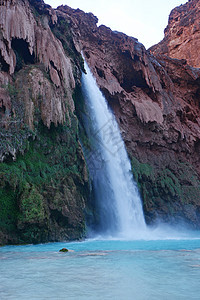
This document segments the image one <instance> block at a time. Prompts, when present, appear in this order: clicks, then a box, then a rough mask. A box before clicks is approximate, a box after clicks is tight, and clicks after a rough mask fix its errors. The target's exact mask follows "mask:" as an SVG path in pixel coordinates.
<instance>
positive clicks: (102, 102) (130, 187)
mask: <svg viewBox="0 0 200 300" xmlns="http://www.w3.org/2000/svg"><path fill="white" fill-rule="evenodd" d="M85 68H86V71H87V74H83V76H82V89H83V95H84V99H85V105H86V109H87V112H88V115H89V120H90V121H88V120H87V126H86V127H87V134H88V138H89V140H90V143H91V145H92V149H90V151H89V152H88V153H87V155H86V158H87V162H88V167H89V170H90V174H91V176H92V180H93V185H94V191H95V197H96V200H97V203H98V204H97V205H98V211H99V223H100V226H99V227H100V231H101V233H102V234H104V235H111V236H113V237H117V236H121V237H130V236H135V235H136V236H138V234H139V235H140V233H142V232H144V231H145V230H146V224H145V220H144V215H143V210H142V204H141V199H140V196H139V193H138V190H137V186H136V183H135V182H134V180H133V176H132V173H131V164H130V161H129V159H128V155H127V152H126V149H125V146H124V143H123V140H122V137H121V134H120V130H119V127H118V124H117V122H116V120H115V117H114V115H113V113H112V112H111V110H110V109H109V108H108V105H107V102H106V99H105V98H104V96H103V95H102V93H101V92H100V90H99V88H98V86H97V84H96V81H95V79H94V77H93V75H92V73H91V71H90V69H89V67H88V66H87V64H85Z"/></svg>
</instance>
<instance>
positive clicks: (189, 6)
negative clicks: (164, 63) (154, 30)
mask: <svg viewBox="0 0 200 300" xmlns="http://www.w3.org/2000/svg"><path fill="white" fill-rule="evenodd" d="M199 18H200V1H199V0H190V1H188V2H187V3H186V4H184V5H181V6H178V7H176V8H174V9H173V10H172V12H171V14H170V16H169V22H168V25H167V27H166V29H165V32H164V33H165V36H164V39H163V40H162V41H161V42H160V43H159V44H158V45H155V46H152V47H151V48H150V50H151V52H152V53H153V54H154V55H157V54H164V55H167V56H170V57H172V58H177V59H185V60H186V62H187V64H188V65H190V66H193V67H196V68H199V67H200V57H199V55H198V51H199V48H200V23H199Z"/></svg>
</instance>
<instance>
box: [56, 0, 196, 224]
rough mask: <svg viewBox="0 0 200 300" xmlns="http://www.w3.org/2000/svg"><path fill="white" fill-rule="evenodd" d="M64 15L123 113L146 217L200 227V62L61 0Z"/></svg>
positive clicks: (78, 44)
mask: <svg viewBox="0 0 200 300" xmlns="http://www.w3.org/2000/svg"><path fill="white" fill-rule="evenodd" d="M196 4H197V1H190V5H191V6H192V5H193V6H194V5H196ZM180 9H182V8H180ZM57 15H58V18H59V17H61V16H62V17H64V15H65V18H66V19H67V20H68V22H69V23H70V24H71V27H72V28H73V33H74V43H75V45H76V48H77V49H80V50H82V51H83V53H84V56H85V59H86V61H87V62H88V64H89V66H90V68H91V69H92V71H93V74H94V76H95V78H96V80H97V83H98V85H99V87H100V88H101V90H102V92H103V93H104V95H105V96H106V99H107V100H108V102H109V104H110V106H111V107H112V109H113V111H114V113H115V115H116V118H117V120H118V123H119V126H120V128H121V132H122V135H123V138H124V140H125V143H126V146H127V149H128V152H129V155H130V158H131V160H132V164H133V172H134V174H135V178H136V180H137V182H138V184H139V187H140V191H141V194H142V198H143V201H144V211H145V215H146V220H147V221H148V222H151V221H152V220H153V219H155V218H156V216H159V217H161V218H164V219H166V220H170V219H174V220H179V219H181V218H185V219H186V220H187V221H189V222H191V223H193V224H194V226H197V227H198V226H199V225H200V215H199V213H200V202H199V200H200V181H199V176H200V157H199V150H200V148H199V147H200V118H199V112H200V105H199V96H200V94H199V92H200V89H199V83H200V70H199V69H197V68H196V69H195V68H193V67H191V66H189V65H188V64H187V63H186V61H185V60H177V59H173V58H169V57H167V56H164V55H159V56H156V57H155V56H153V55H152V54H151V53H150V52H149V51H146V49H145V48H144V46H143V45H142V44H140V43H139V42H138V40H137V39H135V38H132V37H128V36H126V35H125V34H123V33H119V32H113V31H111V30H110V29H109V28H107V27H105V26H100V27H97V25H96V24H97V18H96V17H95V16H93V15H92V14H85V13H83V12H82V11H80V10H73V9H71V8H69V7H67V6H61V7H59V8H58V11H57ZM197 19H198V18H197ZM195 22H196V21H195ZM158 47H159V46H158ZM191 47H192V46H191ZM155 48H156V46H155Z"/></svg>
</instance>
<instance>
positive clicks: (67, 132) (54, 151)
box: [0, 115, 84, 242]
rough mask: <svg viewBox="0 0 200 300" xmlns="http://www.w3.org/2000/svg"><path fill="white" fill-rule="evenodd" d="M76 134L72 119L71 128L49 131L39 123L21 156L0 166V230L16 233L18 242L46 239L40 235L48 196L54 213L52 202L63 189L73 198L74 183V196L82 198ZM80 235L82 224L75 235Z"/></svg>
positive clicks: (45, 225) (46, 220)
mask: <svg viewBox="0 0 200 300" xmlns="http://www.w3.org/2000/svg"><path fill="white" fill-rule="evenodd" d="M77 130H78V129H77V120H76V118H75V117H73V116H72V115H71V127H68V126H67V124H64V125H63V126H62V125H59V126H58V127H55V126H53V125H52V126H51V128H50V130H49V129H48V128H46V127H45V126H44V125H43V124H42V122H41V123H40V124H39V127H38V131H37V137H36V138H35V140H31V141H29V142H28V144H29V146H28V147H27V150H26V152H25V153H24V155H19V156H18V157H17V159H16V161H12V162H4V163H1V164H0V179H1V180H0V182H1V184H0V208H1V209H0V219H1V222H0V228H1V230H3V231H6V232H7V233H9V232H13V230H14V231H15V232H16V231H18V235H20V240H21V241H22V242H36V241H37V242H38V241H42V240H43V238H44V239H46V238H47V237H46V236H44V232H46V235H47V233H48V228H49V218H50V212H49V208H48V198H49V196H48V194H50V195H52V199H49V200H50V201H51V202H52V203H54V206H55V209H57V210H58V211H59V210H60V208H59V207H56V203H55V201H54V198H55V199H56V197H57V198H58V199H62V198H63V189H68V190H69V191H70V190H71V192H70V193H72V194H73V193H74V192H75V191H74V181H76V183H77V185H78V183H79V186H77V187H76V190H77V192H76V193H80V195H81V193H82V195H83V193H84V182H83V179H82V177H83V174H82V172H83V164H80V159H82V158H81V153H80V148H79V143H78V137H77ZM79 188H80V190H79ZM55 195H56V196H55ZM70 195H71V194H70ZM80 197H81V196H80ZM63 201H65V200H63ZM66 201H68V199H66ZM74 201H75V200H74ZM61 202H62V201H61ZM58 204H59V203H58ZM80 223H81V220H80ZM81 230H82V232H81ZM83 231H84V224H83V225H81V226H80V232H79V234H80V235H81V234H82V233H83ZM77 234H78V233H77Z"/></svg>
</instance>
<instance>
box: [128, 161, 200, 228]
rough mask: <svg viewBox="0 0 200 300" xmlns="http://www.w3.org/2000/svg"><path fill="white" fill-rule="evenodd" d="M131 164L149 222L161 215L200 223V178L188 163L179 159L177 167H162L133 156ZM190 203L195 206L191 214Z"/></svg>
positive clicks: (170, 219)
mask: <svg viewBox="0 0 200 300" xmlns="http://www.w3.org/2000/svg"><path fill="white" fill-rule="evenodd" d="M131 163H132V171H133V175H134V177H135V180H136V182H137V184H138V187H139V190H140V193H141V197H142V199H143V207H144V213H145V217H146V220H147V222H148V223H152V222H153V221H154V220H155V219H156V218H157V217H159V218H161V219H164V220H166V221H175V219H176V220H177V221H178V220H180V219H184V220H185V221H186V222H188V223H191V224H192V223H193V226H197V227H198V226H199V225H200V215H199V211H200V204H199V199H200V180H199V178H198V175H197V173H196V172H195V170H194V168H193V167H192V166H191V165H190V164H189V163H188V162H186V163H184V162H177V164H176V165H175V166H172V165H168V166H167V167H163V168H161V169H158V168H156V167H155V166H153V165H150V164H147V163H141V162H139V161H138V160H137V159H136V158H134V157H133V158H132V159H131ZM188 205H192V206H193V208H194V210H190V214H188ZM192 212H193V213H192Z"/></svg>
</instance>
